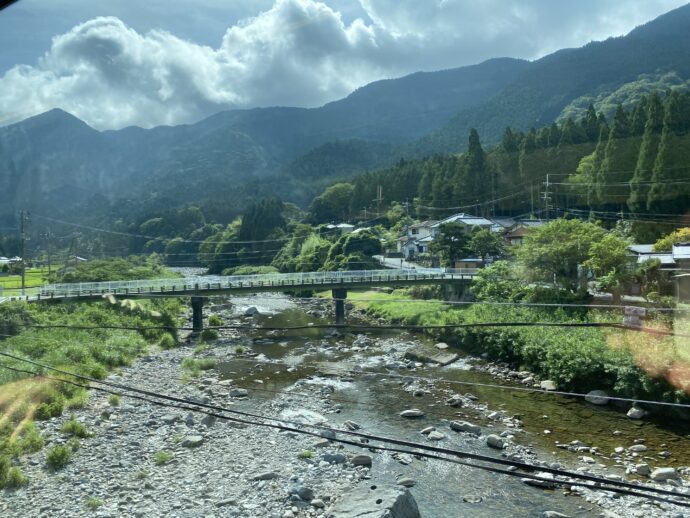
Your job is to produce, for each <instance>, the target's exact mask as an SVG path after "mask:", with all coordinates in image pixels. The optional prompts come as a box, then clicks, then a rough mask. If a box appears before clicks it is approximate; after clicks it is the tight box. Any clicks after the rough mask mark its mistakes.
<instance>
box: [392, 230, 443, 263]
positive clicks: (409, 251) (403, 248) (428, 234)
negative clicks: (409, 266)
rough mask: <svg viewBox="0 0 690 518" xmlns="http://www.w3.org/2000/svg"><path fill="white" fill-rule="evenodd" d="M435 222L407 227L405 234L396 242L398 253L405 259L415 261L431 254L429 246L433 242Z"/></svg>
mask: <svg viewBox="0 0 690 518" xmlns="http://www.w3.org/2000/svg"><path fill="white" fill-rule="evenodd" d="M436 223H438V222H437V221H434V220H427V221H422V222H421V223H415V224H413V225H408V226H407V227H405V234H404V235H402V236H400V237H399V238H398V239H397V241H396V246H397V251H398V252H399V253H401V254H402V256H403V257H404V258H405V259H414V258H416V257H418V256H419V255H420V254H426V253H428V252H429V245H431V243H432V242H433V240H434V238H433V226H434V225H435V224H436Z"/></svg>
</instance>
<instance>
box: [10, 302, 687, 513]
mask: <svg viewBox="0 0 690 518" xmlns="http://www.w3.org/2000/svg"><path fill="white" fill-rule="evenodd" d="M252 307H254V308H256V312H254V311H247V310H248V309H249V308H252ZM329 311H330V309H329V308H328V305H327V303H314V302H309V303H305V302H301V301H299V300H297V299H292V298H290V297H287V296H284V295H278V294H263V295H261V296H255V297H235V298H232V299H220V298H219V299H216V300H214V302H213V304H211V305H209V306H207V307H206V318H207V319H208V316H210V315H212V314H214V315H218V316H219V317H220V318H221V319H222V320H223V322H224V323H225V324H229V325H234V324H241V325H242V326H253V327H254V328H255V330H253V331H244V330H243V331H241V332H240V331H238V330H233V329H223V330H221V331H220V336H219V338H218V339H217V340H213V341H211V342H209V343H206V344H204V345H203V346H200V344H199V342H198V340H197V339H196V338H194V337H191V336H188V337H186V338H184V341H183V343H182V344H181V346H180V347H179V348H175V349H171V350H166V351H152V352H151V353H150V354H149V355H148V356H146V357H144V358H142V359H140V360H139V361H137V362H136V363H135V364H134V365H132V366H131V367H128V368H124V369H122V372H119V373H115V374H113V375H111V376H110V377H109V378H108V379H109V380H110V381H114V382H118V383H123V384H127V385H130V386H137V387H139V388H145V389H147V390H151V391H156V392H162V393H165V394H169V395H176V396H179V397H185V398H190V399H193V400H196V401H202V402H206V403H212V404H215V405H219V406H224V407H228V408H231V409H234V410H238V411H245V412H251V413H253V414H256V415H264V416H270V417H272V418H278V419H280V420H282V421H283V422H286V423H287V422H294V421H301V422H305V421H306V422H314V423H322V424H325V425H326V426H331V427H334V428H336V429H341V430H348V429H349V430H352V429H356V430H358V431H360V432H364V433H368V434H375V435H382V436H386V437H391V438H397V439H403V440H408V441H414V442H419V443H425V444H433V445H436V446H440V447H444V448H450V449H455V450H461V451H465V452H471V453H478V454H482V455H488V456H492V457H506V456H510V457H511V458H514V459H516V460H521V461H525V462H530V463H533V464H537V465H542V466H548V467H552V468H554V467H563V468H567V469H570V470H578V471H585V472H588V473H596V474H599V475H602V476H618V477H620V476H623V475H625V472H626V466H630V465H632V464H635V463H641V462H644V463H648V464H649V465H650V467H651V468H652V469H653V468H655V467H662V466H663V467H675V468H677V470H678V471H679V472H681V473H685V471H684V467H685V466H688V465H689V464H690V459H689V458H688V454H689V453H688V451H687V450H688V449H687V448H686V447H685V445H686V444H687V443H686V441H687V438H686V436H685V435H684V433H683V429H682V428H680V429H678V428H673V427H671V426H662V424H661V423H655V422H653V421H648V420H642V421H633V420H630V419H628V418H627V417H625V413H624V412H621V411H616V410H612V409H608V408H602V407H596V406H593V405H589V404H585V403H583V402H582V401H581V400H575V399H570V398H565V397H562V396H558V395H554V394H540V393H534V392H515V391H511V390H507V389H502V388H492V387H486V386H479V385H478V384H483V385H487V384H503V385H504V386H505V387H511V386H516V385H517V383H510V382H506V381H503V380H498V379H496V378H495V376H493V375H492V374H491V373H490V372H487V368H486V367H487V365H486V364H485V362H482V361H481V360H478V359H476V358H471V357H469V356H467V355H465V354H463V353H462V351H459V352H460V353H461V358H460V359H459V360H458V361H456V362H455V363H452V364H451V365H448V366H445V367H440V366H433V365H426V364H422V363H419V362H416V361H414V360H410V359H409V357H406V355H405V353H406V352H407V351H408V350H410V349H412V348H415V347H417V346H419V345H420V344H423V343H424V341H425V338H424V337H423V336H420V335H413V334H409V333H407V332H401V331H394V330H383V329H382V330H380V331H376V332H370V333H359V334H352V333H340V332H338V331H337V330H335V329H332V328H330V329H329V328H325V329H324V328H318V329H317V328H313V327H311V326H312V325H317V324H328V323H330V322H331V321H332V315H331V314H330V313H329ZM245 313H255V314H253V315H252V316H246V315H245ZM187 317H189V315H187ZM355 323H356V320H355ZM265 327H273V328H284V327H300V329H296V330H291V331H283V330H278V329H277V330H273V331H267V330H265V329H263V330H262V329H261V328H265ZM189 357H193V358H196V359H202V358H209V359H214V360H216V361H217V364H216V367H215V368H214V369H211V370H206V371H202V372H201V374H200V375H199V376H198V377H189V375H188V373H186V372H185V370H184V369H183V368H182V362H183V361H184V360H185V359H186V358H189ZM453 397H455V398H460V399H461V400H462V404H461V405H459V406H449V405H448V404H447V401H448V400H449V398H453ZM410 409H418V410H419V411H420V413H422V414H423V416H421V417H417V418H412V419H407V418H404V417H401V416H400V413H401V412H402V411H404V410H410ZM68 417H69V416H63V417H61V418H56V419H52V420H50V421H47V422H41V423H39V426H40V428H41V432H42V433H43V435H44V437H45V438H46V447H45V448H44V449H43V450H42V451H41V452H38V453H36V454H32V455H29V456H27V457H26V458H25V459H22V460H21V463H22V469H23V470H24V471H25V473H26V474H27V475H28V476H29V477H30V480H31V483H30V484H29V486H27V487H25V488H21V489H18V490H16V491H8V490H5V491H4V492H3V499H2V500H0V513H1V514H2V515H3V516H22V517H23V516H94V515H95V516H100V517H107V516H113V517H114V516H136V517H141V516H172V517H177V516H179V517H187V516H205V517H209V516H219V517H220V516H243V517H264V516H267V517H270V518H290V517H297V516H300V517H302V516H309V517H321V516H326V515H327V513H328V509H329V508H330V507H331V506H332V505H333V504H334V503H336V504H337V503H338V502H339V501H343V500H346V499H347V498H348V496H347V495H348V492H349V491H350V490H352V488H354V487H358V486H361V485H363V484H366V485H367V486H368V487H374V486H378V485H380V486H384V485H387V484H391V485H398V483H400V482H404V483H405V487H409V491H410V493H411V494H412V495H413V497H414V499H415V500H416V502H417V505H418V507H419V509H420V512H421V516H424V517H456V516H458V517H459V516H479V517H503V516H505V517H509V516H510V517H512V516H549V515H548V514H546V515H545V514H544V513H549V512H551V513H554V512H555V513H561V514H562V515H565V516H601V515H602V513H603V512H608V513H613V514H609V516H668V517H677V516H680V515H679V508H677V507H675V506H668V505H666V504H660V505H658V504H654V503H651V502H649V501H645V500H641V499H635V498H630V497H626V498H614V496H613V495H612V494H609V493H603V492H597V491H590V490H582V489H578V488H577V487H571V486H568V485H565V486H561V487H559V488H556V489H543V488H536V487H532V486H529V485H527V484H525V483H524V482H523V481H522V480H521V479H520V478H519V477H515V476H507V475H500V474H495V473H490V472H487V471H482V470H479V469H476V468H472V467H468V466H461V465H457V464H452V463H448V462H445V461H440V460H434V459H424V458H422V457H416V456H414V455H398V454H392V453H389V452H377V451H373V450H370V449H368V448H367V447H366V444H363V445H362V447H356V446H344V447H343V446H341V445H339V444H337V443H334V442H330V441H327V440H324V439H319V438H318V437H317V438H315V437H313V436H303V435H301V434H294V433H285V432H279V431H276V430H275V429H270V428H263V427H257V426H250V425H241V424H237V423H232V422H230V423H228V422H223V421H222V420H214V419H210V418H209V417H208V416H204V414H197V413H194V412H187V411H181V410H175V409H170V408H165V407H160V406H157V405H153V404H150V403H148V402H142V401H140V400H136V399H132V398H128V397H127V396H123V397H122V403H121V404H120V405H117V406H112V405H109V404H108V401H107V395H103V394H98V393H94V394H93V395H92V397H91V399H90V401H89V403H88V405H87V406H86V407H85V408H84V409H80V410H77V411H75V417H76V418H77V420H79V421H80V422H82V423H84V424H85V425H87V426H88V428H89V430H90V431H91V432H92V436H91V437H89V438H86V439H83V440H82V441H81V446H80V449H79V450H78V451H77V452H75V454H74V458H73V460H72V461H71V462H70V463H69V464H68V465H67V466H66V467H65V468H64V469H62V470H60V471H58V472H52V471H50V470H48V469H46V467H45V455H46V452H47V450H49V449H50V448H51V447H53V446H55V445H58V444H65V443H66V441H67V438H66V437H65V436H64V434H61V433H60V432H59V430H60V427H61V425H62V424H63V423H64V422H65V421H66V420H67V419H68ZM453 421H466V422H468V423H471V424H472V425H476V426H479V429H480V432H479V433H478V434H472V433H464V432H456V431H454V430H453V429H451V427H450V423H451V422H453ZM431 428H433V429H434V433H435V434H436V435H435V437H434V438H435V440H433V441H432V440H431V437H432V435H430V429H431ZM422 431H425V432H426V433H424V434H423V433H422ZM488 434H496V435H499V436H501V438H502V440H503V441H505V448H504V449H500V450H499V449H496V448H492V447H489V446H488V445H487V442H486V436H487V435H488ZM342 437H343V438H347V436H346V435H345V434H343V436H342ZM573 441H578V443H577V447H576V448H574V447H572V445H571V443H573ZM635 444H637V445H639V444H644V445H645V446H646V450H645V451H644V452H632V451H631V450H630V449H629V448H630V447H631V446H632V445H635ZM559 445H560V446H569V447H570V449H565V448H562V447H560V446H559ZM615 448H623V449H624V452H623V453H621V454H614V449H615ZM573 449H578V450H579V451H571V450H573ZM638 449H639V448H638ZM662 451H664V452H668V453H669V454H670V457H662V456H659V455H658V453H659V452H662ZM160 452H167V453H169V454H170V455H171V458H170V459H169V460H168V461H165V462H161V463H158V462H157V461H156V456H157V455H158V454H159V453H160ZM362 454H364V455H366V456H368V457H369V458H370V463H371V465H370V466H368V465H366V463H365V464H363V465H362V464H358V463H356V462H355V461H354V459H355V457H356V456H358V455H362ZM585 457H589V458H590V459H592V462H585V461H583V458H585ZM334 459H336V460H334ZM628 478H629V479H632V480H634V479H639V480H642V481H644V483H647V480H648V479H644V478H643V477H639V476H637V475H635V474H634V473H633V474H629V475H628ZM678 484H682V487H680V488H678V487H675V486H670V485H669V486H666V488H667V489H674V488H675V489H679V490H681V491H687V481H686V480H683V481H681V482H679V483H678ZM300 495H301V496H300ZM89 499H91V500H89ZM88 501H91V502H92V503H93V502H98V503H99V505H98V506H95V507H93V508H88V507H87V502H88ZM550 516H558V515H553V514H552V515H550Z"/></svg>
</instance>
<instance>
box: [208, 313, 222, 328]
mask: <svg viewBox="0 0 690 518" xmlns="http://www.w3.org/2000/svg"><path fill="white" fill-rule="evenodd" d="M208 325H210V326H213V327H217V326H222V325H223V319H222V318H220V317H219V316H218V315H211V316H210V317H208Z"/></svg>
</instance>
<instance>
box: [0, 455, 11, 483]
mask: <svg viewBox="0 0 690 518" xmlns="http://www.w3.org/2000/svg"><path fill="white" fill-rule="evenodd" d="M9 474H10V459H9V458H8V457H5V456H4V455H3V456H0V488H2V487H5V484H7V478H8V477H9Z"/></svg>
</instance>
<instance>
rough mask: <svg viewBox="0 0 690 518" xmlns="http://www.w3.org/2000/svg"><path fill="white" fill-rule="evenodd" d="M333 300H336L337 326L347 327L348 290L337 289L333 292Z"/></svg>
mask: <svg viewBox="0 0 690 518" xmlns="http://www.w3.org/2000/svg"><path fill="white" fill-rule="evenodd" d="M331 295H332V296H333V299H335V325H337V326H342V325H345V299H346V298H347V290H346V289H345V288H335V289H334V290H332V291H331Z"/></svg>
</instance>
